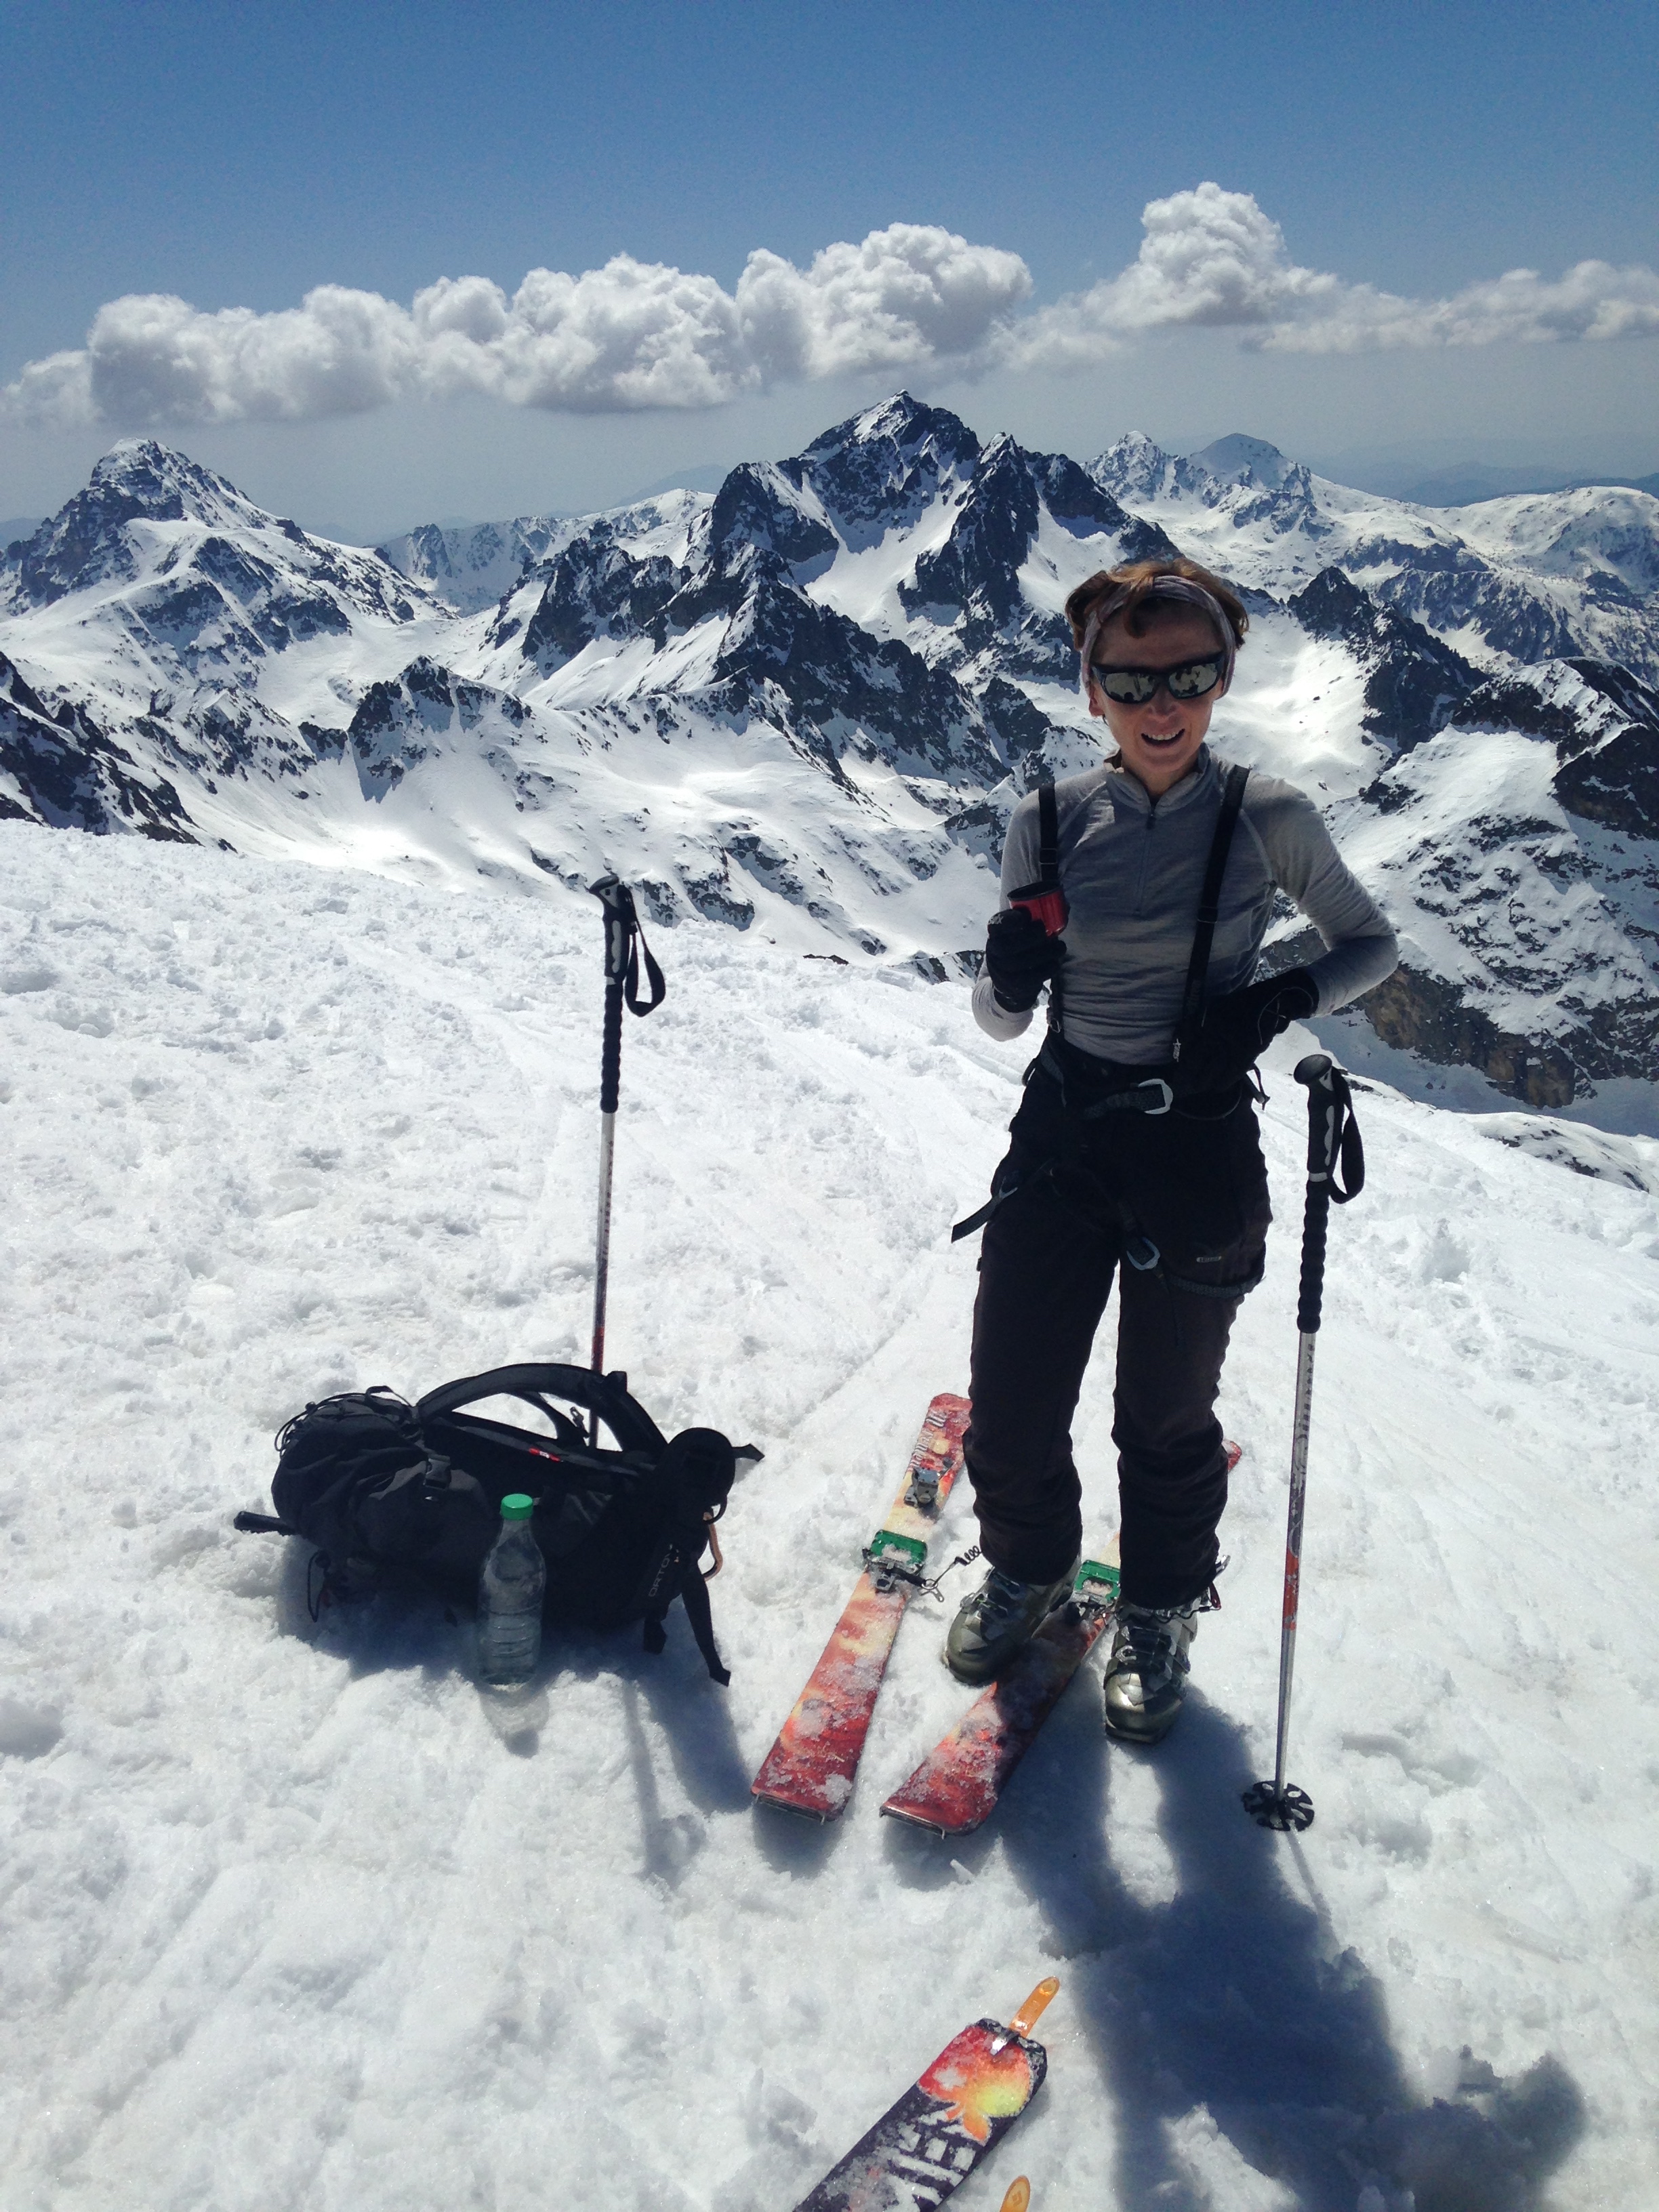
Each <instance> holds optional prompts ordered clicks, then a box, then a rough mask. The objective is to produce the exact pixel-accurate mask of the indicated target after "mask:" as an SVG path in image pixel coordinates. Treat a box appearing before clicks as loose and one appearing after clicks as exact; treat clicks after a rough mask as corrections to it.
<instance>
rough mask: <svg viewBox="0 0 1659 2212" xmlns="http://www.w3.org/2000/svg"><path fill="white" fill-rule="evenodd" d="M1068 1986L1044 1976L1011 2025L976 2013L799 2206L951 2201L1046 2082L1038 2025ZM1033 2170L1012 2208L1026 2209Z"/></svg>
mask: <svg viewBox="0 0 1659 2212" xmlns="http://www.w3.org/2000/svg"><path fill="white" fill-rule="evenodd" d="M1059 1987H1060V1984H1059V1983H1058V1982H1057V1981H1056V1980H1054V1978H1053V1977H1052V1976H1051V1977H1050V1978H1048V1980H1047V1981H1044V1982H1039V1983H1038V1984H1037V1986H1036V1989H1034V1990H1032V1992H1031V1994H1030V1996H1029V1997H1027V1998H1026V2000H1025V2002H1024V2004H1023V2005H1022V2006H1021V2007H1020V2008H1019V2010H1018V2012H1017V2013H1016V2014H1015V2015H1014V2016H1013V2018H1012V2020H1011V2021H1009V2022H1008V2024H1007V2026H1006V2027H1004V2026H1003V2025H1002V2024H1001V2022H1000V2021H994V2020H976V2021H974V2023H973V2025H972V2026H971V2027H965V2028H963V2031H962V2033H961V2034H960V2035H957V2036H953V2037H952V2038H951V2041H950V2042H949V2043H947V2044H946V2045H945V2048H944V2050H943V2051H940V2053H939V2057H937V2058H936V2059H935V2060H934V2061H933V2064H932V2065H931V2066H929V2067H928V2068H927V2070H926V2071H925V2072H924V2073H923V2074H921V2075H920V2076H919V2077H918V2078H917V2080H916V2081H915V2082H913V2083H912V2085H911V2086H910V2087H909V2088H908V2089H907V2090H906V2091H905V2093H904V2094H903V2095H902V2097H901V2098H900V2099H899V2100H898V2101H897V2102H896V2104H893V2105H890V2106H889V2107H888V2109H887V2111H886V2112H884V2113H883V2114H882V2116H881V2118H880V2119H878V2121H877V2122H876V2124H875V2125H874V2127H872V2129H871V2130H869V2132H868V2133H867V2134H866V2135H863V2136H860V2138H859V2140H858V2141H857V2142H855V2143H854V2146H853V2148H852V2149H851V2150H849V2151H848V2154H847V2155H846V2157H845V2158H844V2159H842V2160H841V2162H840V2163H839V2165H837V2166H836V2167H835V2169H834V2171H833V2172H829V2173H826V2174H825V2175H824V2177H823V2180H822V2181H821V2182H819V2184H818V2185H817V2188H816V2189H815V2190H813V2191H812V2192H811V2195H810V2196H807V2197H802V2199H801V2201H800V2203H799V2204H798V2205H797V2206H796V2208H795V2212H915V2208H916V2207H918V2206H922V2207H926V2208H928V2212H932V2208H933V2206H935V2205H938V2204H942V2203H944V2201H945V2198H946V2197H949V2196H950V2195H951V2193H952V2191H955V2190H956V2189H957V2187H959V2186H960V2185H961V2184H962V2183H963V2182H964V2181H965V2180H966V2179H968V2176H969V2174H970V2173H972V2172H973V2171H974V2169H975V2166H978V2165H979V2163H980V2161H981V2160H982V2159H983V2158H984V2157H985V2156H986V2154H987V2152H989V2151H991V2150H993V2149H994V2148H995V2147H996V2145H997V2144H998V2143H999V2142H1000V2141H1001V2139H1002V2137H1003V2136H1005V2135H1006V2133H1007V2132H1008V2130H1009V2129H1010V2128H1011V2127H1012V2125H1013V2124H1014V2122H1015V2121H1016V2120H1017V2119H1018V2118H1019V2116H1020V2114H1021V2113H1022V2112H1024V2110H1025V2107H1026V2106H1028V2105H1029V2104H1030V2101H1031V2100H1032V2098H1033V2097H1035V2096H1036V2093H1037V2091H1038V2089H1039V2088H1040V2087H1042V2077H1043V2075H1045V2074H1046V2073H1047V2071H1048V2053H1047V2052H1046V2051H1044V2050H1043V2047H1042V2045H1041V2044H1040V2043H1036V2042H1034V2041H1033V2040H1032V2038H1031V2030H1032V2028H1033V2027H1035V2026H1036V2022H1037V2021H1038V2019H1039V2018H1040V2017H1041V2015H1042V2013H1043V2012H1044V2010H1045V2009H1046V2008H1047V2007H1048V2001H1049V1999H1050V1998H1051V1997H1052V1996H1054V1992H1055V1991H1056V1990H1058V1989H1059ZM1030 2197H1031V2192H1030V2185H1029V2183H1027V2182H1026V2180H1025V2179H1024V2176H1023V2175H1022V2176H1021V2178H1020V2179H1018V2181H1016V2182H1015V2183H1014V2185H1013V2187H1012V2189H1011V2190H1010V2191H1008V2194H1007V2196H1006V2197H1005V2198H1004V2199H1003V2212H1025V2208H1026V2207H1027V2206H1028V2205H1029V2204H1030Z"/></svg>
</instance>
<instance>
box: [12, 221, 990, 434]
mask: <svg viewBox="0 0 1659 2212" xmlns="http://www.w3.org/2000/svg"><path fill="white" fill-rule="evenodd" d="M1030 286H1031V280H1030V275H1029V273H1028V272H1027V270H1026V267H1025V264H1024V262H1023V261H1022V260H1021V259H1020V258H1019V256H1018V254H1014V253H1006V252H1001V251H1000V249H999V248H997V247H995V246H974V245H970V244H969V241H968V240H966V239H964V238H959V237H957V235H956V234H955V233H954V232H951V231H948V230H941V229H939V228H937V227H936V226H934V225H931V224H926V223H894V224H892V225H890V227H889V228H887V229H885V230H880V231H872V233H871V234H870V236H869V237H868V238H866V240H864V241H863V243H862V244H861V245H858V246H854V245H850V244H840V245H835V246H826V247H825V248H824V250H823V252H821V253H819V254H818V255H817V256H816V257H815V258H814V259H813V261H812V263H811V266H810V267H808V268H806V269H804V270H803V269H797V268H796V267H794V265H793V264H792V263H790V262H788V261H786V260H784V259H783V258H781V256H779V255H777V254H775V253H768V252H756V253H752V254H751V255H750V258H749V261H748V264H747V266H746V267H745V268H744V272H743V275H742V276H741V277H740V278H739V280H738V288H737V292H736V295H735V296H734V295H732V294H731V293H729V292H726V290H724V289H722V287H721V286H720V283H718V282H717V281H716V280H715V279H714V277H712V276H698V275H696V274H692V273H688V272H687V271H685V270H680V269H671V268H667V267H665V266H664V265H663V264H660V263H653V262H642V261H635V259H633V258H632V257H631V256H629V255H628V254H618V255H617V257H616V258H615V259H613V260H611V261H608V262H607V263H606V264H605V267H604V268H602V269H590V270H586V271H584V273H583V274H582V275H580V276H570V275H568V273H567V272H565V271H563V270H556V269H532V270H531V271H530V272H529V274H528V275H527V276H526V277H525V279H524V282H523V283H521V284H520V287H519V289H518V290H517V291H516V292H515V293H514V294H513V295H512V297H511V298H510V299H509V298H508V296H507V294H506V293H505V292H504V291H503V290H502V289H501V287H500V286H499V285H498V284H495V283H491V282H490V281H489V279H488V278H487V277H483V276H462V277H447V276H446V277H442V278H441V279H440V280H439V282H438V283H435V284H432V285H428V287H427V288H426V289H424V290H423V291H421V292H418V293H416V296H415V300H414V303H413V306H412V307H402V306H400V305H399V304H398V302H396V301H392V300H386V299H383V298H381V297H380V295H379V294H378V293H374V292H357V291H348V290H346V289H343V287H341V286H338V285H328V284H325V285H321V286H319V288H318V289H317V290H315V291H313V292H308V293H307V295H306V297H305V299H304V300H303V301H301V304H300V306H299V307H293V308H285V309H283V310H282V311H281V312H280V313H275V314H258V313H254V311H253V310H252V308H247V307H226V308H220V309H218V310H216V311H214V312H211V313H204V312H203V311H201V310H200V309H198V308H196V307H191V305H190V304H189V302H188V301H184V300H180V299H177V298H175V297H173V295H171V294H165V293H143V294H133V295H129V296H128V297H126V298H125V299H120V300H114V301H111V302H110V303H109V305H108V306H106V307H100V309H99V311H98V313H97V314H96V316H95V317H94V319H93V325H92V328H91V330H90V331H88V335H87V343H86V345H85V347H84V348H83V349H81V350H80V351H77V352H72V353H60V354H54V355H52V356H51V357H50V358H49V359H47V360H45V361H39V362H30V363H29V364H28V366H27V368H25V369H24V370H23V372H22V374H21V375H20V376H19V377H18V379H17V380H16V381H15V383H13V384H11V385H9V386H7V387H6V390H5V394H4V398H5V404H6V405H7V407H8V409H9V410H10V411H11V412H12V413H14V414H15V415H19V416H23V417H25V418H27V419H29V420H32V421H35V422H45V423H52V424H57V425H60V426H65V427H67V426H71V425H77V424H87V423H95V422H108V423H113V424H116V425H118V426H120V427H122V428H149V427H151V426H158V425H163V424H173V423H181V422H240V421H246V420H258V421H267V422H269V421H299V420H308V419H313V418H315V417H317V416H326V415H349V414H356V413H360V412H362V410H365V409H368V408H372V407H380V406H384V405H386V404H388V403H389V402H391V401H392V400H394V399H397V398H402V397H404V396H406V395H412V396H416V397H423V398H445V397H448V396H451V395H453V394H454V393H456V392H485V393H488V394H489V395H491V396H492V397H495V398H500V399H503V400H506V401H507V402H509V403H510V404H513V405H515V406H520V407H545V408H556V409H561V410H567V411H570V412H574V413H599V412H611V411H625V410H634V409H639V408H684V407H693V408H695V407H714V406H719V405H720V404H722V403H723V402H725V401H726V400H731V399H735V398H738V397H739V396H740V395H741V394H743V393H744V392H754V391H757V390H759V389H761V388H763V386H767V385H769V384H772V383H775V382H777V381H780V380H786V379H790V380H793V379H799V378H816V377H824V376H835V375H839V374H848V373H850V372H854V371H860V370H867V369H872V368H896V367H901V366H904V365H908V364H910V363H915V362H931V361H939V360H945V359H961V360H963V361H964V362H967V361H970V360H971V359H972V358H973V357H974V356H975V354H976V353H978V352H980V351H981V350H982V349H983V348H984V346H985V343H986V340H987V337H988V336H989V335H990V333H991V331H992V330H993V329H994V326H995V325H996V324H997V322H998V321H999V319H1000V318H1002V317H1004V316H1005V315H1006V313H1007V312H1008V311H1009V309H1010V308H1011V307H1013V306H1014V305H1015V304H1016V303H1017V302H1018V301H1020V300H1023V299H1024V297H1025V296H1026V295H1027V294H1028V293H1029V292H1030Z"/></svg>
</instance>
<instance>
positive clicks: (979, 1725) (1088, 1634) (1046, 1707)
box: [881, 1443, 1239, 1836]
mask: <svg viewBox="0 0 1659 2212" xmlns="http://www.w3.org/2000/svg"><path fill="white" fill-rule="evenodd" d="M1238 1458H1239V1449H1238V1446H1237V1444H1234V1443H1230V1444H1229V1445H1228V1446H1227V1465H1228V1467H1229V1468H1230V1469H1231V1468H1235V1467H1237V1464H1238ZM1117 1591H1118V1568H1117V1539H1116V1537H1115V1536H1114V1537H1113V1539H1112V1541H1111V1542H1110V1543H1109V1545H1108V1546H1107V1547H1106V1550H1105V1555H1104V1557H1103V1558H1102V1559H1085V1561H1084V1562H1083V1565H1081V1566H1080V1567H1079V1569H1078V1574H1077V1580H1076V1582H1075V1583H1073V1587H1072V1595H1071V1597H1070V1599H1069V1601H1067V1602H1066V1604H1064V1605H1061V1606H1057V1607H1055V1608H1054V1612H1053V1613H1050V1614H1049V1615H1048V1619H1047V1620H1045V1621H1044V1622H1043V1624H1042V1627H1041V1628H1039V1629H1038V1631H1037V1632H1036V1635H1035V1636H1034V1637H1033V1638H1031V1640H1030V1643H1029V1644H1026V1646H1025V1647H1024V1650H1022V1651H1020V1652H1019V1653H1018V1656H1016V1657H1015V1659H1014V1660H1013V1661H1012V1663H1011V1664H1010V1666H1009V1667H1008V1668H1007V1671H1006V1673H1005V1674H1004V1675H1003V1676H1002V1679H1001V1680H1000V1681H997V1682H993V1683H992V1684H991V1685H990V1686H989V1687H988V1688H987V1689H985V1690H983V1691H981V1693H980V1695H979V1697H978V1699H976V1700H975V1703H974V1704H973V1705H970V1706H969V1709H968V1711H966V1712H965V1713H964V1714H963V1717H962V1718H961V1719H960V1720H959V1721H958V1722H957V1724H956V1726H955V1727H954V1728H953V1729H951V1733H950V1734H949V1735H947V1736H945V1738H944V1740H943V1741H941V1742H939V1743H938V1744H936V1745H935V1746H934V1747H933V1750H932V1751H930V1752H929V1753H928V1754H927V1758H926V1759H923V1760H922V1762H921V1765H920V1766H919V1767H917V1769H916V1771H915V1773H914V1774H913V1775H912V1776H911V1777H910V1778H909V1780H908V1782H905V1783H902V1784H900V1786H899V1788H898V1789H896V1790H895V1791H894V1792H893V1794H892V1796H890V1798H889V1799H888V1800H887V1802H886V1803H885V1804H884V1806H883V1807H882V1808H881V1809H882V1811H883V1812H884V1813H890V1814H891V1815H892V1817H893V1818H894V1819H895V1820H908V1821H911V1822H912V1823H913V1824H914V1825H915V1826H917V1827H919V1828H931V1829H933V1832H934V1833H935V1834H936V1835H940V1836H959V1835H964V1834H966V1832H968V1830H969V1829H970V1828H977V1827H978V1826H980V1825H981V1822H982V1821H985V1820H989V1818H990V1816H991V1814H993V1813H994V1811H995V1810H996V1806H997V1800H998V1798H999V1797H1000V1796H1001V1795H1002V1790H1003V1785H1004V1784H1005V1783H1006V1781H1007V1779H1008V1777H1009V1776H1010V1775H1011V1774H1012V1772H1013V1771H1014V1769H1015V1768H1016V1767H1017V1766H1018V1765H1019V1762H1020V1760H1021V1759H1024V1756H1025V1754H1026V1753H1027V1752H1028V1751H1029V1750H1030V1747H1031V1745H1032V1742H1033V1741H1034V1740H1035V1739H1036V1733H1037V1730H1038V1729H1040V1728H1041V1727H1042V1723H1044V1721H1046V1720H1047V1719H1048V1716H1049V1714H1050V1713H1051V1712H1053V1711H1054V1707H1055V1706H1056V1705H1058V1704H1059V1703H1060V1697H1061V1695H1062V1693H1063V1692H1064V1691H1065V1689H1066V1684H1067V1683H1068V1682H1069V1681H1070V1680H1071V1679H1072V1677H1073V1674H1076V1672H1077V1670H1078V1668H1079V1667H1080V1666H1081V1665H1082V1664H1083V1662H1084V1661H1085V1659H1086V1658H1087V1656H1089V1653H1090V1652H1091V1650H1093V1649H1094V1647H1095V1645H1096V1644H1097V1642H1098V1641H1099V1639H1100V1638H1101V1637H1102V1636H1103V1634H1104V1632H1105V1631H1106V1629H1107V1628H1108V1626H1109V1625H1110V1622H1111V1619H1112V1615H1113V1613H1115V1611H1116V1609H1117Z"/></svg>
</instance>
